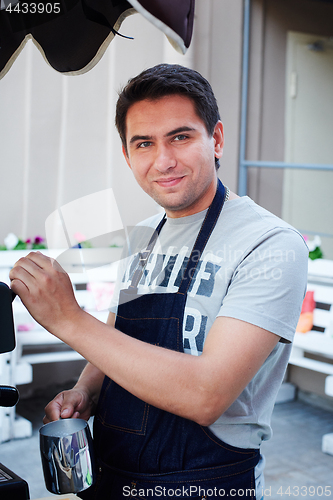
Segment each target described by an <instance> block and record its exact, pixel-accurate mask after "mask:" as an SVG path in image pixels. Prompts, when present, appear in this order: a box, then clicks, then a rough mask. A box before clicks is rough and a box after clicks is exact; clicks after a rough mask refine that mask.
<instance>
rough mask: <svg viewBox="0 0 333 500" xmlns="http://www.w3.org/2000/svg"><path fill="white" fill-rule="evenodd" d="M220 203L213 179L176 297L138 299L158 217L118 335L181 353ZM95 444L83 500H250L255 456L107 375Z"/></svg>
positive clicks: (126, 293) (127, 294)
mask: <svg viewBox="0 0 333 500" xmlns="http://www.w3.org/2000/svg"><path fill="white" fill-rule="evenodd" d="M224 198H225V189H224V186H223V184H222V183H221V182H220V181H218V189H217V192H216V195H215V198H214V200H213V202H212V205H211V206H210V208H209V209H208V211H207V214H206V218H205V220H204V222H203V224H202V227H201V229H200V231H199V234H198V237H197V240H196V242H195V244H194V247H193V249H192V253H191V256H190V258H189V261H188V264H187V268H186V270H185V272H184V273H183V279H182V282H181V285H180V287H179V290H178V292H177V293H162V294H154V293H153V294H146V295H137V284H138V283H139V281H140V278H141V276H142V273H143V270H144V266H145V263H146V262H147V260H148V258H149V255H150V253H151V251H152V248H153V246H154V243H155V241H156V239H157V235H158V233H159V231H160V230H161V228H162V226H163V224H164V222H165V217H164V218H163V219H162V221H161V222H160V224H159V226H158V227H157V229H156V232H155V237H152V239H151V241H150V243H149V244H148V246H147V248H146V250H145V251H144V252H142V254H141V261H140V264H139V266H138V268H137V269H136V271H135V272H134V274H133V278H132V282H131V285H130V287H129V289H127V290H123V291H121V292H120V295H121V296H120V300H119V306H118V313H117V318H116V324H115V327H116V328H117V329H118V330H121V331H122V332H124V333H126V334H127V335H130V336H132V337H135V338H137V339H139V340H141V341H143V342H147V343H151V344H154V345H158V346H161V347H165V348H167V349H172V350H174V351H178V352H183V337H182V332H183V324H182V323H183V316H184V309H185V304H186V298H187V290H188V289H189V286H190V284H191V279H192V277H193V276H194V274H195V267H196V264H197V262H198V261H199V259H198V252H200V254H201V253H202V252H203V249H204V247H205V245H206V243H207V241H208V239H209V237H210V235H211V233H212V231H213V229H214V227H215V224H216V221H217V219H218V217H219V215H220V212H221V210H222V207H223V203H224ZM122 296H123V297H122ZM134 297H136V298H134ZM124 298H125V300H123V299H124ZM129 298H130V299H131V300H128V299H129ZM222 383H223V381H222ZM94 443H95V451H96V456H97V457H98V474H97V480H96V482H95V484H94V486H92V487H91V488H89V489H88V490H86V492H83V493H80V496H81V497H82V498H84V499H96V500H97V499H98V500H106V499H112V500H113V499H114V500H118V499H122V498H126V497H127V498H137V499H140V500H143V499H147V500H148V499H149V500H151V499H155V498H169V497H172V496H175V497H177V498H192V499H199V498H221V497H222V496H232V497H233V498H243V497H244V496H245V495H246V498H255V481H254V467H255V466H256V464H257V463H258V461H259V456H260V454H259V450H256V449H243V448H236V447H234V446H230V445H227V444H226V443H224V442H222V441H221V440H220V439H219V438H217V437H216V436H215V435H214V434H213V433H212V432H211V431H210V429H209V428H208V427H203V426H201V425H199V424H197V423H195V422H193V421H191V420H188V419H185V418H182V417H179V416H177V415H173V414H171V413H169V412H167V411H164V410H160V409H159V408H156V407H154V406H152V405H149V404H147V403H145V402H144V401H142V400H140V399H138V398H137V397H135V396H133V395H132V394H130V393H129V392H128V391H126V390H125V389H123V388H122V387H120V386H119V385H118V384H116V383H115V382H113V381H112V380H111V379H110V378H108V377H105V380H104V383H103V386H102V391H101V395H100V399H99V403H98V407H97V411H96V415H95V420H94ZM246 490H248V492H247V493H245V491H246ZM249 490H252V491H251V493H250V492H249ZM237 492H239V494H238V493H237Z"/></svg>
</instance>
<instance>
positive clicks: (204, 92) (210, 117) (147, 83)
mask: <svg viewBox="0 0 333 500" xmlns="http://www.w3.org/2000/svg"><path fill="white" fill-rule="evenodd" d="M174 94H181V95H184V96H186V97H188V98H189V99H191V100H192V101H193V104H194V107H195V110H196V113H197V115H198V117H199V118H201V120H202V121H203V122H204V124H205V126H206V129H207V132H208V134H209V135H210V136H212V135H213V132H214V128H215V125H216V123H217V122H218V121H219V120H220V113H219V109H218V106H217V102H216V98H215V96H214V93H213V89H212V87H211V85H210V83H209V82H208V81H207V80H206V79H205V78H204V77H203V76H202V75H200V73H198V72H197V71H194V70H193V69H189V68H186V67H184V66H180V65H178V64H158V65H157V66H154V67H152V68H149V69H147V70H145V71H143V72H142V73H140V74H139V75H138V76H136V77H134V78H132V79H131V80H129V81H128V82H127V85H126V86H125V87H124V88H123V90H122V91H121V92H120V94H119V98H118V102H117V106H116V120H115V122H116V127H117V130H118V132H119V135H120V138H121V141H122V143H123V146H124V148H125V151H127V148H126V116H127V112H128V110H129V108H130V107H131V106H132V105H133V104H135V103H136V102H139V101H143V100H145V99H149V100H156V99H160V98H162V97H165V96H168V95H174ZM215 161H216V166H217V168H218V166H219V160H218V158H215Z"/></svg>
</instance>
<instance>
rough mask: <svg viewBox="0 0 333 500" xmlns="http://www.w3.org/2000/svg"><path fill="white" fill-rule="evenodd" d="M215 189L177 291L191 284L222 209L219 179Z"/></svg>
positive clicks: (224, 192)
mask: <svg viewBox="0 0 333 500" xmlns="http://www.w3.org/2000/svg"><path fill="white" fill-rule="evenodd" d="M217 182H218V184H217V190H216V194H215V196H214V199H213V201H212V204H211V205H210V207H209V209H208V210H207V213H206V217H205V219H204V221H203V223H202V226H201V228H200V231H199V234H198V236H197V239H196V241H195V243H194V246H193V248H192V252H191V255H190V257H189V260H188V263H187V266H186V269H185V271H184V274H183V278H182V282H181V284H180V287H179V290H178V293H184V294H185V293H187V291H188V289H189V286H190V284H191V281H192V278H193V277H194V275H195V270H196V267H197V265H198V262H199V260H200V257H201V255H202V252H203V251H204V248H205V246H206V243H207V241H208V239H209V238H210V235H211V234H212V232H213V230H214V227H215V225H216V222H217V220H218V218H219V216H220V213H221V211H222V208H223V205H224V201H225V197H226V189H225V187H224V185H223V184H222V182H221V181H220V179H217Z"/></svg>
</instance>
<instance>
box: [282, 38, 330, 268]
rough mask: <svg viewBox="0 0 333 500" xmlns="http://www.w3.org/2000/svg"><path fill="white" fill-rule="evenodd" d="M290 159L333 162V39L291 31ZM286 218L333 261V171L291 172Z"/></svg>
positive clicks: (286, 178) (288, 87)
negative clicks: (316, 237) (315, 239)
mask: <svg viewBox="0 0 333 500" xmlns="http://www.w3.org/2000/svg"><path fill="white" fill-rule="evenodd" d="M286 78H287V80H286V141H285V144H286V148H285V161H286V162H295V163H312V164H333V37H322V36H314V35H309V34H305V33H297V32H290V33H288V43H287V71H286ZM282 217H283V219H285V220H286V221H288V222H289V223H290V224H292V225H293V226H294V227H296V228H297V229H299V230H300V231H301V232H302V233H305V234H307V235H308V236H309V239H310V240H311V239H312V238H313V235H314V234H320V235H321V239H322V250H323V252H324V257H325V258H329V259H333V171H322V170H292V169H286V170H285V175H284V189H283V202H282Z"/></svg>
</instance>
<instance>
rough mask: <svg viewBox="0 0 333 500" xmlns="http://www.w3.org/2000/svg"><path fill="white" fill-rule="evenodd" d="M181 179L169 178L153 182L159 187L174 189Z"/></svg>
mask: <svg viewBox="0 0 333 500" xmlns="http://www.w3.org/2000/svg"><path fill="white" fill-rule="evenodd" d="M183 179H184V176H182V177H169V178H168V179H157V180H156V181H155V182H156V183H157V184H158V185H159V186H161V187H174V186H177V185H178V184H179V183H180V182H181V181H182V180H183Z"/></svg>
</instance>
